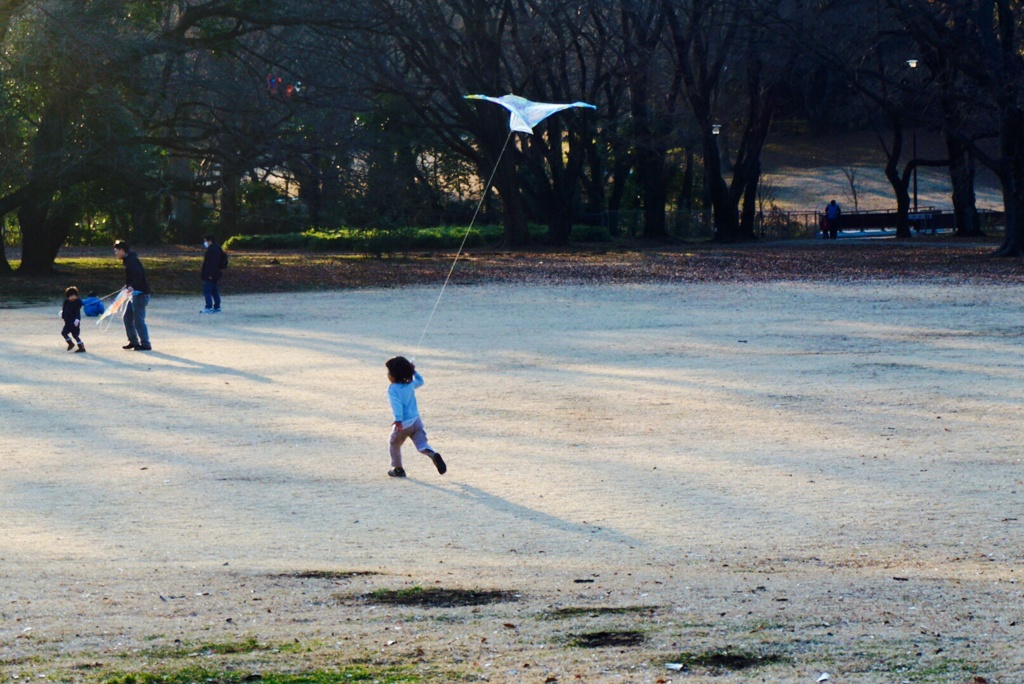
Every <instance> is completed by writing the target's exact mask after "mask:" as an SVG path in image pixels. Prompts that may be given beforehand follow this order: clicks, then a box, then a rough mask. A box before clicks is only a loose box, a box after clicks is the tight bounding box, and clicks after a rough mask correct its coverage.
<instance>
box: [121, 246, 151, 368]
mask: <svg viewBox="0 0 1024 684" xmlns="http://www.w3.org/2000/svg"><path fill="white" fill-rule="evenodd" d="M114 256H116V257H117V258H118V259H120V260H121V261H123V262H124V287H125V289H126V290H127V291H128V293H129V295H130V297H131V298H130V299H129V300H128V305H127V306H126V307H125V310H124V331H125V333H127V335H128V344H126V345H125V346H124V347H123V349H128V350H129V351H149V350H150V349H152V348H153V347H151V346H150V344H149V328H147V327H146V305H147V304H149V295H150V291H149V281H147V280H146V270H145V269H144V268H142V262H141V261H139V255H138V254H136V253H135V252H133V251H131V250H130V249H129V248H128V243H127V242H125V241H124V240H118V241H117V242H115V243H114Z"/></svg>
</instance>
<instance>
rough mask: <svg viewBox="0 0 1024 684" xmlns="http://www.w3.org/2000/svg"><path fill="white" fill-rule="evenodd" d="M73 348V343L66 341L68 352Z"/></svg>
mask: <svg viewBox="0 0 1024 684" xmlns="http://www.w3.org/2000/svg"><path fill="white" fill-rule="evenodd" d="M74 348H75V343H74V342H72V341H71V340H68V351H71V350H72V349H74Z"/></svg>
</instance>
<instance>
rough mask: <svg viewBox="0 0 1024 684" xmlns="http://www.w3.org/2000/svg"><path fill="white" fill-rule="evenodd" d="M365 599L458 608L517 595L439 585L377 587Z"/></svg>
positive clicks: (505, 600)
mask: <svg viewBox="0 0 1024 684" xmlns="http://www.w3.org/2000/svg"><path fill="white" fill-rule="evenodd" d="M365 598H366V600H367V601H370V602H372V603H379V604H383V605H392V606H417V607H421V608H458V607H460V606H483V605H487V604H491V603H512V602H515V601H518V600H519V595H518V594H516V593H515V592H512V591H505V590H501V589H442V588H441V587H419V586H416V587H410V588H408V589H379V590H377V591H374V592H371V593H370V594H367V595H366V596H365Z"/></svg>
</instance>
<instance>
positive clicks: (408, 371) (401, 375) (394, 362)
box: [384, 356, 416, 385]
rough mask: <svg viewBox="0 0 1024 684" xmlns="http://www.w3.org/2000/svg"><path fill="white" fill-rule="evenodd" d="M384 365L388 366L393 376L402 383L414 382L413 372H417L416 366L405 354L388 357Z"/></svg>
mask: <svg viewBox="0 0 1024 684" xmlns="http://www.w3.org/2000/svg"><path fill="white" fill-rule="evenodd" d="M384 365H385V366H387V367H388V373H390V374H391V378H392V379H393V380H394V381H395V382H397V383H399V384H402V385H407V384H409V383H410V382H412V374H413V373H415V372H416V368H415V367H414V366H413V365H412V363H410V362H409V359H407V358H405V357H404V356H396V357H395V358H393V359H388V361H387V363H385V364H384Z"/></svg>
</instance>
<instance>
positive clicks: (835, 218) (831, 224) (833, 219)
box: [825, 200, 843, 240]
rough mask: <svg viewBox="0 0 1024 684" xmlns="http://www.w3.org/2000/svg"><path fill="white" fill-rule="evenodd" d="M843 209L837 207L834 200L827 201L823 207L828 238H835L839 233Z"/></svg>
mask: <svg viewBox="0 0 1024 684" xmlns="http://www.w3.org/2000/svg"><path fill="white" fill-rule="evenodd" d="M842 216H843V210H842V209H840V208H839V205H838V204H837V203H836V201H835V200H832V201H831V202H829V203H828V206H827V207H825V223H826V227H827V228H828V239H829V240H835V239H836V236H837V235H838V233H839V221H840V220H841V219H842Z"/></svg>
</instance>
